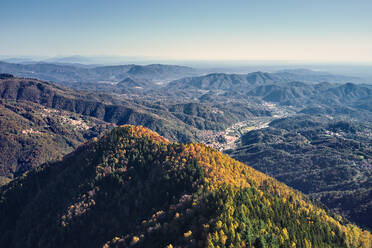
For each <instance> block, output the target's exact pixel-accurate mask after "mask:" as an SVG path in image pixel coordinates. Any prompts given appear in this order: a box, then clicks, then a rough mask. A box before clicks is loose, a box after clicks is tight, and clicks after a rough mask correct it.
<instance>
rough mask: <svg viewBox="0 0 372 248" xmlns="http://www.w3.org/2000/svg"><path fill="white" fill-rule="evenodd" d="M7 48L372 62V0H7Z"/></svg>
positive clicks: (12, 51)
mask: <svg viewBox="0 0 372 248" xmlns="http://www.w3.org/2000/svg"><path fill="white" fill-rule="evenodd" d="M0 10H1V11H0V30H1V31H0V32H1V37H0V55H42V56H56V55H75V54H79V55H120V56H144V57H152V58H163V59H178V60H179V59H184V60H187V59H190V60H299V61H317V62H372V0H364V1H363V0H297V1H295V0H291V1H290V0H288V1H285V0H283V1H281V0H257V1H255V0H252V1H250V0H237V1H234V0H226V1H222V0H0Z"/></svg>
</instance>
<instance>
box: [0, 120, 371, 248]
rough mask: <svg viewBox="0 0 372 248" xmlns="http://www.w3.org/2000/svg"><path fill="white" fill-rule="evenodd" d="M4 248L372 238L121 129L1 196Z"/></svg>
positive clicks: (286, 191) (245, 170)
mask: <svg viewBox="0 0 372 248" xmlns="http://www.w3.org/2000/svg"><path fill="white" fill-rule="evenodd" d="M0 194H1V202H0V218H1V220H2V221H1V222H0V230H1V232H0V246H1V247H39V246H43V247H102V246H105V247H128V246H132V247H166V246H168V247H368V248H369V247H370V245H371V243H370V242H371V234H370V233H368V232H366V231H362V230H360V229H359V228H358V227H356V226H353V225H350V224H346V225H345V224H342V223H343V221H342V220H341V219H339V220H337V218H338V217H335V218H336V219H335V218H334V217H331V216H329V215H328V214H327V213H326V212H325V211H324V210H323V209H321V208H319V207H316V206H314V205H313V204H311V203H310V202H309V201H308V200H307V199H306V198H305V197H304V196H303V195H302V194H301V193H299V192H296V191H294V190H292V189H291V188H289V187H287V186H285V185H284V184H282V183H279V182H278V181H276V180H275V179H273V178H271V177H268V176H266V175H264V174H262V173H260V172H258V171H256V170H254V169H252V168H251V167H249V166H247V165H244V164H242V163H240V162H237V161H235V160H234V159H232V158H230V157H228V156H227V155H223V154H222V153H219V152H217V151H216V150H214V149H211V148H209V147H207V146H204V145H200V144H187V145H182V144H175V143H170V142H168V141H167V140H166V139H164V138H162V137H161V136H159V135H157V134H156V133H154V132H152V131H150V130H148V129H146V128H143V127H135V126H129V125H126V126H122V127H119V128H116V129H114V130H113V131H112V132H110V133H108V134H106V135H105V136H103V137H102V138H100V139H94V140H92V141H90V142H88V143H87V144H85V145H83V146H81V147H79V148H78V149H77V150H76V151H75V152H74V153H72V154H70V155H68V156H67V157H65V159H64V160H63V161H61V162H57V163H53V164H45V165H44V166H42V168H38V169H37V170H34V171H31V172H29V173H28V174H27V175H26V176H24V177H22V178H20V179H18V180H15V181H14V182H11V183H10V184H9V185H7V186H5V187H3V188H1V189H0Z"/></svg>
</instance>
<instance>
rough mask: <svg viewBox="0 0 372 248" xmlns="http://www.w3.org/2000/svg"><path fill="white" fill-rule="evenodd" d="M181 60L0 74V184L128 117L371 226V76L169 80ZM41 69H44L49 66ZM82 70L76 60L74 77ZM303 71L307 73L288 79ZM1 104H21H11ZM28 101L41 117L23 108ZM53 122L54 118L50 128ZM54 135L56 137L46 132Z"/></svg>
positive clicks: (284, 75)
mask: <svg viewBox="0 0 372 248" xmlns="http://www.w3.org/2000/svg"><path fill="white" fill-rule="evenodd" d="M8 66H9V65H8ZM43 66H44V65H43ZM43 66H41V67H40V68H43ZM58 66H59V67H61V65H58ZM1 68H2V67H1V66H0V69H1ZM10 68H13V67H10ZM16 68H17V67H16ZM71 68H73V66H70V67H69V70H71ZM131 68H135V69H133V70H131ZM160 68H161V69H160ZM180 69H181V70H186V71H187V73H189V72H190V73H191V72H192V73H196V72H197V70H194V69H192V68H183V67H173V66H170V65H167V66H163V67H162V65H156V66H153V65H151V66H142V67H139V66H137V67H135V66H134V65H124V66H114V67H97V68H95V69H91V71H89V73H92V70H93V71H94V70H95V71H97V73H98V72H99V73H100V77H97V78H96V79H95V80H97V81H94V80H91V81H90V82H89V83H85V82H84V81H80V82H77V81H74V85H73V86H72V87H74V88H75V89H71V88H68V87H66V86H71V84H70V83H68V80H67V81H59V80H58V82H57V83H55V82H47V81H43V80H40V79H32V78H23V77H20V76H21V75H24V74H23V73H24V72H21V73H20V74H19V75H20V76H12V75H10V74H2V75H3V76H2V79H1V80H0V95H1V98H2V104H3V105H4V107H5V106H6V107H5V108H4V111H1V112H2V115H3V116H5V117H6V120H7V121H5V122H4V125H3V126H4V127H7V129H4V130H3V131H2V133H3V136H2V137H4V138H3V140H7V141H6V142H2V144H3V147H2V154H3V157H4V159H3V161H4V163H3V164H2V174H1V175H0V176H1V180H2V184H6V183H9V181H11V180H13V179H15V178H17V177H19V176H20V175H22V174H23V173H24V172H27V171H29V170H30V169H32V168H37V167H38V166H40V165H41V164H43V163H44V162H47V161H49V160H55V159H57V160H59V159H62V158H63V156H64V155H65V154H67V153H69V152H71V151H72V150H74V149H75V148H76V147H78V145H79V144H82V143H84V142H86V141H87V140H88V139H90V138H93V137H100V136H101V135H103V134H104V133H105V132H106V131H108V130H110V129H112V128H113V127H115V126H118V125H122V124H134V125H142V126H145V127H147V128H150V129H151V130H153V131H156V132H158V133H159V134H161V135H163V136H164V137H165V138H167V139H168V140H170V141H173V142H180V143H190V142H198V143H202V144H206V145H207V146H209V147H212V148H214V149H216V150H217V151H222V152H224V153H227V154H229V155H230V156H232V157H233V158H235V159H237V160H240V161H242V162H244V163H246V164H248V165H250V166H252V167H254V168H255V169H257V170H259V171H261V172H264V173H265V174H268V175H270V176H273V177H275V178H276V179H278V180H279V181H282V182H284V183H286V184H288V185H289V186H291V187H293V188H295V189H297V190H300V191H302V192H304V193H306V194H307V195H308V196H309V197H310V198H311V199H313V201H316V202H317V204H325V206H327V207H328V208H330V209H331V211H335V212H337V213H338V214H340V215H342V216H344V217H346V218H347V219H349V220H351V221H353V222H355V223H357V224H358V225H361V226H363V227H366V228H371V223H372V220H370V219H369V217H368V216H370V213H371V210H372V208H371V206H372V202H371V194H372V187H371V185H370V184H369V182H370V181H371V178H372V174H371V157H372V156H371V153H370V149H371V147H370V145H369V144H370V143H371V135H372V131H371V128H370V126H369V125H370V123H371V122H372V114H371V113H372V111H371V108H370V101H371V99H372V88H371V87H370V86H368V85H365V84H356V83H346V84H342V83H341V84H337V83H326V82H322V81H320V80H323V79H325V77H324V74H314V73H311V72H310V71H301V74H296V73H297V72H295V73H293V72H292V71H286V72H285V73H284V72H278V73H264V72H254V73H248V74H224V73H212V74H207V75H196V76H195V75H192V76H190V75H189V74H187V75H186V77H184V78H182V75H184V74H182V73H181V74H179V77H181V78H179V79H176V80H172V78H173V77H175V75H178V74H177V73H178V71H179V70H180ZM74 70H75V69H74ZM158 70H159V72H158ZM168 70H170V72H169V74H167V71H168ZM83 71H84V70H83ZM129 72H130V73H129ZM39 73H41V74H43V73H44V71H43V70H42V69H39ZM45 73H46V74H45V75H44V74H43V75H44V76H42V78H47V75H51V73H52V75H54V74H53V72H52V71H46V72H45ZM86 73H87V72H86V71H85V72H84V73H82V72H81V69H76V71H75V74H74V75H75V76H74V77H75V78H78V76H79V77H81V78H83V77H85V76H86ZM128 73H129V74H131V75H129V74H128ZM134 73H136V75H134ZM41 74H40V75H41ZM132 74H133V75H132ZM63 75H65V73H64V72H63V73H62V74H61V72H58V74H56V75H55V76H56V77H61V78H63V77H62V76H63ZM113 75H114V76H113ZM138 75H141V76H138ZM91 76H92V77H96V76H94V75H93V74H92V75H91ZM114 77H115V80H113V78H114ZM300 78H302V79H303V78H306V80H304V82H298V81H292V80H295V79H300ZM329 78H330V77H329ZM333 79H339V80H342V77H338V76H334V78H333ZM159 80H161V81H162V82H164V83H162V84H159V82H160V81H159ZM353 80H358V79H356V78H353ZM108 82H115V83H108ZM117 82H119V83H117ZM26 105H28V106H29V107H28V108H26ZM10 106H12V107H11V108H10ZM15 106H18V107H15ZM20 106H21V107H20ZM17 108H18V109H17ZM5 109H12V111H13V112H14V111H15V109H17V110H16V111H15V114H14V113H13V112H9V111H8V110H6V111H5ZM30 111H34V112H33V113H34V114H33V115H35V116H37V117H27V115H25V112H30ZM25 116H26V119H27V118H28V119H27V120H29V121H30V120H31V122H30V124H27V126H24V125H23V124H22V125H21V124H20V123H21V122H22V121H23V119H24V118H25ZM39 119H40V120H39ZM4 120H5V119H4ZM10 120H13V121H10ZM36 120H37V121H36ZM93 120H94V121H93ZM343 121H344V122H345V123H344V124H342V123H343ZM350 121H351V123H350ZM15 122H16V123H17V124H16V125H14V123H15ZM44 123H46V124H44ZM50 123H56V124H53V125H52V126H53V128H52V127H51V125H50ZM93 123H96V124H93ZM332 123H341V124H340V125H341V126H340V127H337V128H336V127H332V128H331V126H332V125H336V124H332ZM362 123H366V124H365V125H364V124H362ZM57 124H58V125H59V126H57ZM92 124H93V125H92ZM12 126H16V127H17V128H16V129H15V130H16V131H11V130H13V129H12V128H11V127H12ZM344 126H345V127H344ZM340 128H341V129H340ZM345 128H349V129H350V130H348V129H345ZM344 129H345V130H344ZM67 130H69V131H67ZM70 130H71V131H70ZM91 130H95V131H94V132H92V131H91ZM70 132H72V133H70ZM12 133H14V134H12ZM12 135H13V136H12ZM55 135H59V136H55ZM10 137H13V138H11V139H10ZM51 137H59V138H58V140H56V138H53V139H52V140H54V141H49V140H50V139H51ZM61 138H64V139H66V141H61V140H60V139H61ZM9 140H12V141H9ZM30 140H32V142H31V141H30ZM27 142H28V143H29V145H24V144H25V143H27ZM50 142H52V143H51V144H52V145H47V144H50ZM53 142H54V143H53ZM247 142H248V143H247ZM249 142H250V143H249ZM12 147H19V148H17V149H14V148H12ZM35 151H36V153H35ZM27 154H29V155H27ZM39 154H43V155H42V156H41V155H39ZM5 161H6V162H5ZM351 203H352V204H351Z"/></svg>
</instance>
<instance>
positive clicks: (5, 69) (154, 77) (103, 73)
mask: <svg viewBox="0 0 372 248" xmlns="http://www.w3.org/2000/svg"><path fill="white" fill-rule="evenodd" d="M0 73H11V74H14V75H17V76H20V77H28V78H39V79H42V80H47V81H52V82H56V83H59V84H61V85H63V86H67V87H73V88H80V89H82V88H84V89H87V88H88V87H89V86H88V87H86V86H84V84H88V85H91V87H94V85H96V84H102V83H103V84H104V83H117V82H119V81H121V80H123V79H125V78H127V77H133V78H136V79H138V80H151V81H153V82H159V81H160V82H161V83H164V82H168V81H171V80H174V79H178V78H182V77H186V76H193V75H197V74H198V72H197V71H196V70H195V69H193V68H190V67H186V66H175V65H160V64H154V65H146V66H140V65H118V66H99V67H92V68H91V67H89V68H88V67H81V66H74V65H73V64H68V65H63V64H52V63H31V64H12V63H6V62H0Z"/></svg>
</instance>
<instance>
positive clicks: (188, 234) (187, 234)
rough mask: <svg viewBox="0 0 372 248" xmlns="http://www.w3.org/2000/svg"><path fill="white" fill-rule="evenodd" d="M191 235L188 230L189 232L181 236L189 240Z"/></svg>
mask: <svg viewBox="0 0 372 248" xmlns="http://www.w3.org/2000/svg"><path fill="white" fill-rule="evenodd" d="M191 235H192V232H191V230H189V231H187V232H185V233H184V234H183V236H184V237H185V238H189V237H190V236H191Z"/></svg>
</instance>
